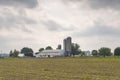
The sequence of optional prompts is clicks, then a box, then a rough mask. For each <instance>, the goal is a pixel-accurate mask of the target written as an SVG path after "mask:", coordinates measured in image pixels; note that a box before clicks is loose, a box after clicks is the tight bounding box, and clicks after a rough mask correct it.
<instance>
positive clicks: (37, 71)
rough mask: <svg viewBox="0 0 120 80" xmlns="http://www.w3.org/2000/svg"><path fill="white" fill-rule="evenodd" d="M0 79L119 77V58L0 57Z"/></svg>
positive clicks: (107, 79)
mask: <svg viewBox="0 0 120 80" xmlns="http://www.w3.org/2000/svg"><path fill="white" fill-rule="evenodd" d="M0 80H120V58H114V57H113V58H51V59H39V58H6V59H0Z"/></svg>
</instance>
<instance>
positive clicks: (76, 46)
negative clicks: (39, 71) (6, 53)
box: [10, 43, 120, 57]
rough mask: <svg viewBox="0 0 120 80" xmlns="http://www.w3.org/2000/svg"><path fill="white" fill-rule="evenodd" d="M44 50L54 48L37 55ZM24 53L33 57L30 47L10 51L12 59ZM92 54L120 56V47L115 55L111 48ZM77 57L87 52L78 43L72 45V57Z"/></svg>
mask: <svg viewBox="0 0 120 80" xmlns="http://www.w3.org/2000/svg"><path fill="white" fill-rule="evenodd" d="M56 49H61V45H59V46H58V48H56ZM43 50H53V48H52V47H51V46H47V47H46V48H40V49H39V50H38V52H36V53H35V54H39V52H41V51H43ZM19 53H22V54H24V55H25V56H29V57H33V56H34V55H33V53H34V52H33V50H32V48H28V47H24V48H22V49H21V50H20V51H18V50H16V49H15V50H14V51H12V50H11V51H10V57H18V54H19ZM91 54H92V55H93V56H103V57H106V56H112V55H114V56H120V47H117V48H115V50H114V53H112V52H111V49H110V48H107V47H102V48H100V49H99V50H92V52H91ZM75 55H81V56H85V51H82V50H81V49H80V45H79V44H77V43H72V46H71V56H75Z"/></svg>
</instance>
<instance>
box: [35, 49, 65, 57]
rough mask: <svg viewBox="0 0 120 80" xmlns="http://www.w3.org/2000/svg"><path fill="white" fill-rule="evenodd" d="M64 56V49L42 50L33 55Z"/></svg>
mask: <svg viewBox="0 0 120 80" xmlns="http://www.w3.org/2000/svg"><path fill="white" fill-rule="evenodd" d="M57 56H64V50H43V51H42V52H39V53H38V54H36V55H35V57H40V58H48V57H57Z"/></svg>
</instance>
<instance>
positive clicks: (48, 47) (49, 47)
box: [45, 46, 53, 50]
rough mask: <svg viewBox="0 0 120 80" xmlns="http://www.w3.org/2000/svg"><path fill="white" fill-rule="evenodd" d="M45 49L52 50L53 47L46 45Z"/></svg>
mask: <svg viewBox="0 0 120 80" xmlns="http://www.w3.org/2000/svg"><path fill="white" fill-rule="evenodd" d="M45 49H46V50H53V48H52V47H51V46H47V47H46V48H45Z"/></svg>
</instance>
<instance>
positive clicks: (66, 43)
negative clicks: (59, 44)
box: [64, 37, 72, 56]
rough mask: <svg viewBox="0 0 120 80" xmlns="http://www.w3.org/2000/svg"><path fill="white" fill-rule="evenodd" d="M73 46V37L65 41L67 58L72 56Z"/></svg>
mask: <svg viewBox="0 0 120 80" xmlns="http://www.w3.org/2000/svg"><path fill="white" fill-rule="evenodd" d="M71 45H72V38H71V37H67V38H66V39H64V51H65V56H70V55H71Z"/></svg>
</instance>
